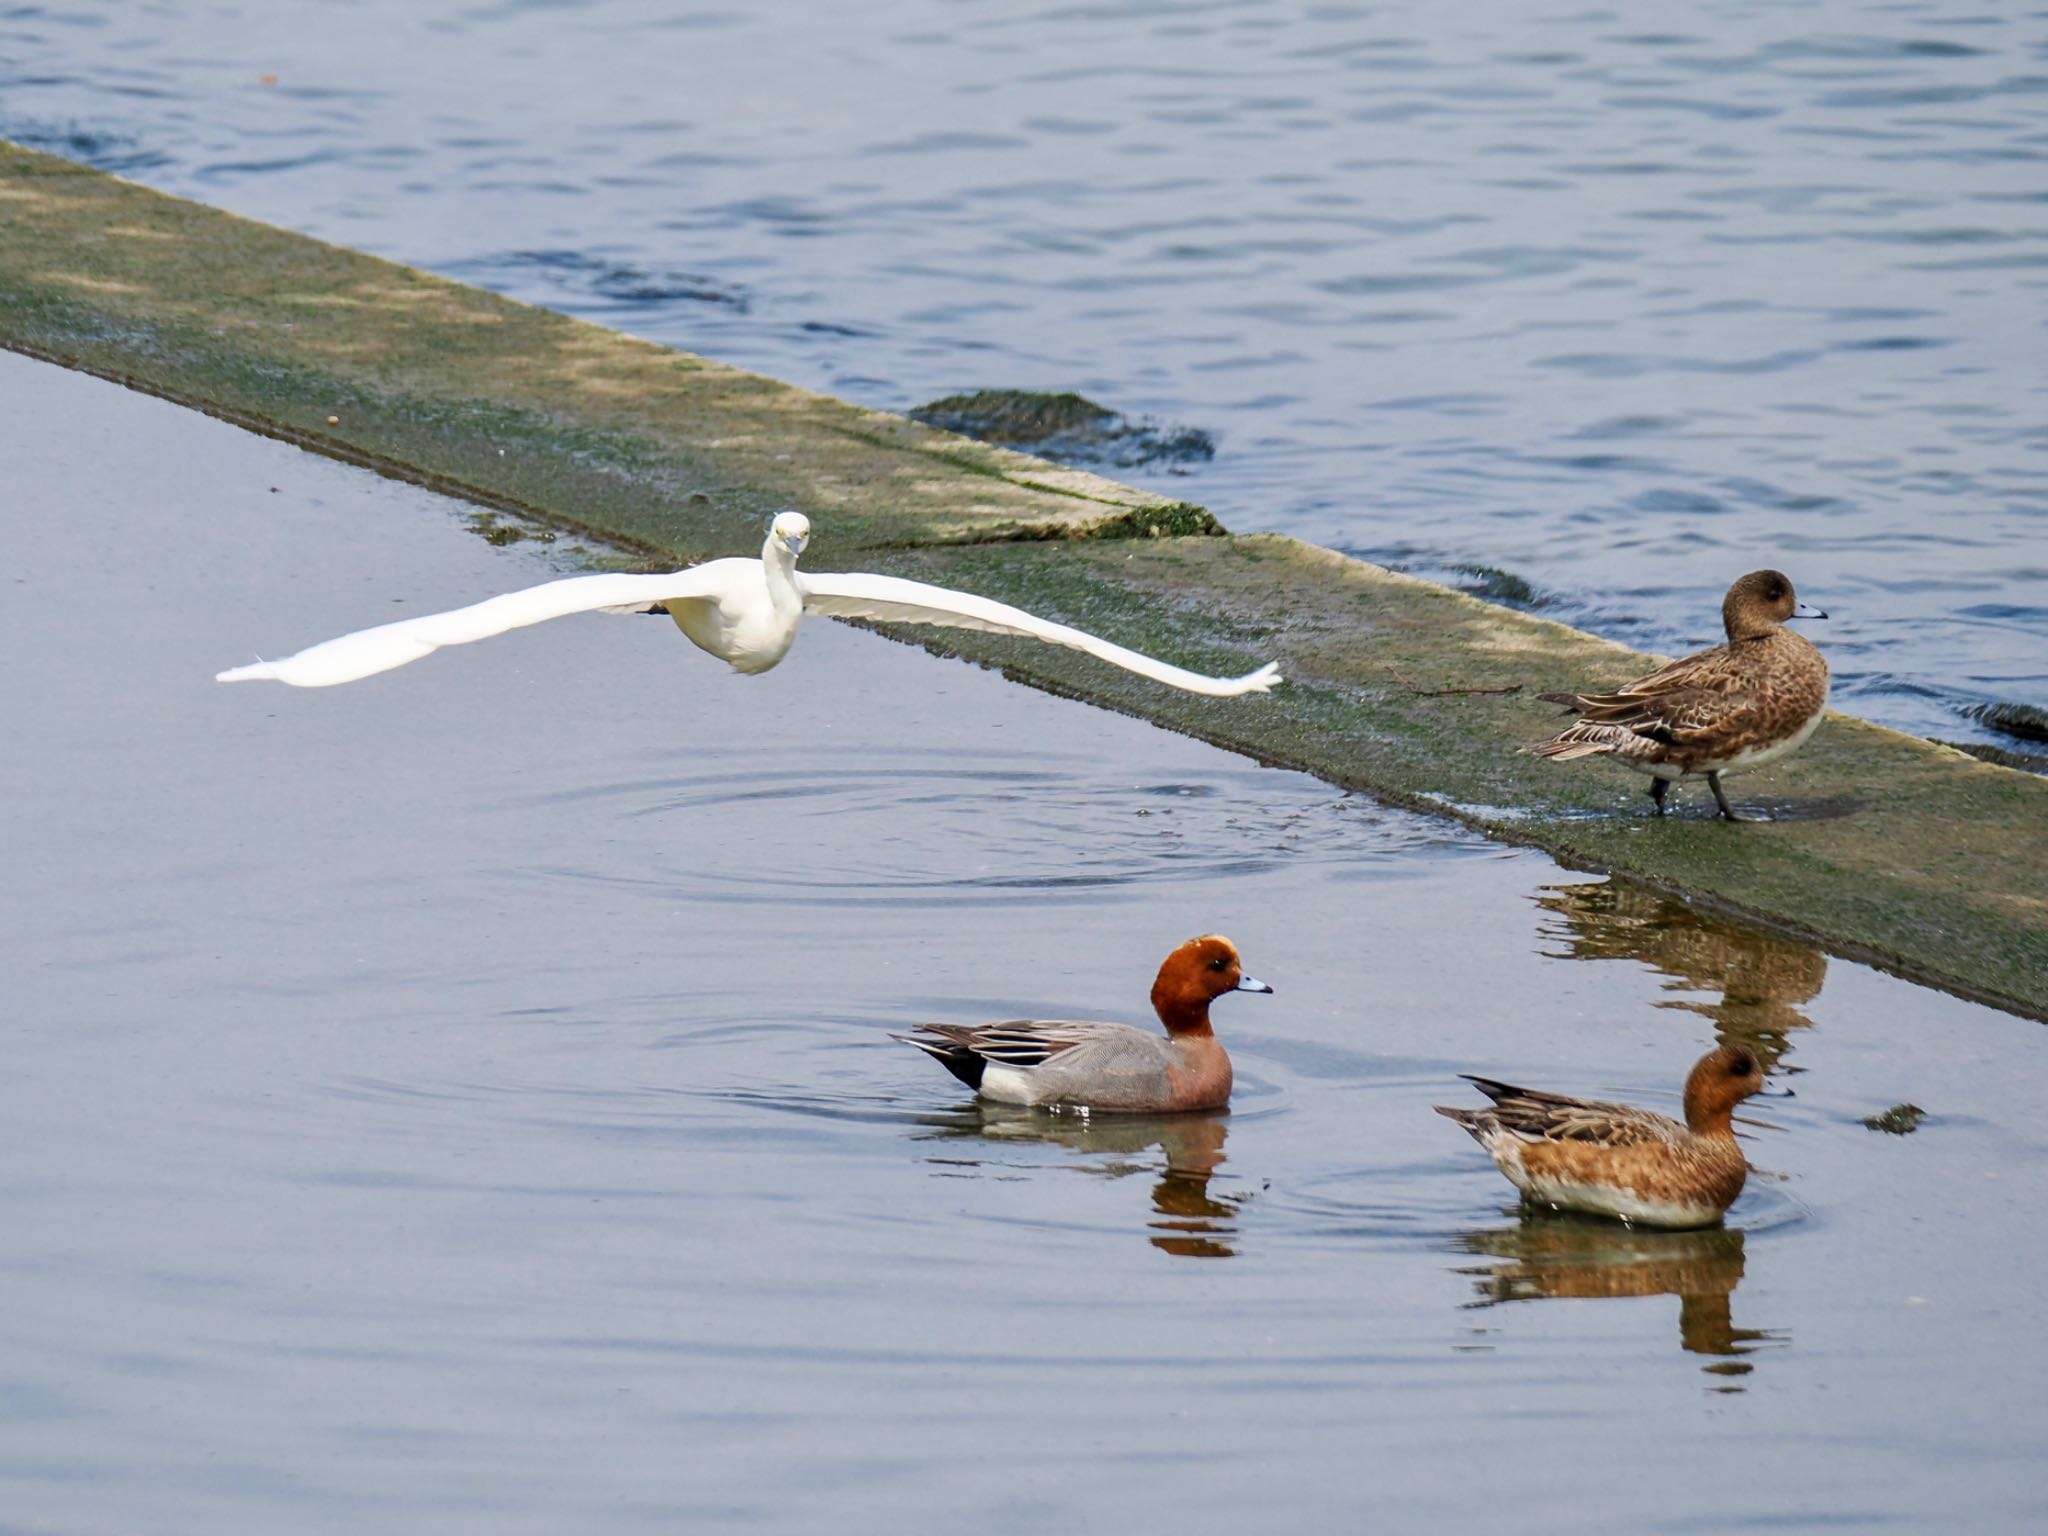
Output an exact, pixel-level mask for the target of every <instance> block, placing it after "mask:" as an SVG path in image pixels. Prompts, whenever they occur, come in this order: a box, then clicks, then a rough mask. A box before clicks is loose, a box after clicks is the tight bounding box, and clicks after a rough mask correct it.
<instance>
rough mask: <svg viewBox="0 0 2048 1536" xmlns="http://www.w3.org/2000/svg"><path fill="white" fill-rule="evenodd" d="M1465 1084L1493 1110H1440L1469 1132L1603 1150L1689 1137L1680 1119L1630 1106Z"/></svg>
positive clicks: (1485, 1081) (1481, 1080) (1485, 1080)
mask: <svg viewBox="0 0 2048 1536" xmlns="http://www.w3.org/2000/svg"><path fill="white" fill-rule="evenodd" d="M1459 1075H1460V1076H1462V1077H1464V1079H1465V1081H1466V1082H1468V1083H1470V1084H1472V1086H1473V1087H1475V1088H1477V1089H1478V1090H1479V1091H1480V1092H1481V1093H1483V1094H1485V1095H1486V1096H1487V1097H1488V1098H1489V1099H1491V1100H1493V1108H1491V1109H1482V1110H1457V1111H1452V1110H1440V1111H1439V1113H1441V1114H1445V1115H1448V1116H1449V1117H1450V1118H1451V1119H1454V1120H1456V1121H1458V1123H1459V1124H1461V1125H1463V1126H1464V1127H1465V1128H1466V1129H1467V1130H1476V1129H1477V1128H1478V1127H1479V1126H1480V1125H1481V1124H1488V1123H1490V1124H1491V1125H1495V1126H1498V1127H1499V1128H1500V1129H1502V1130H1505V1131H1509V1132H1512V1133H1513V1134H1514V1135H1516V1136H1520V1137H1522V1138H1523V1139H1524V1140H1526V1141H1553V1142H1576V1143H1579V1144H1581V1145H1592V1146H1601V1147H1638V1146H1643V1145H1645V1144H1647V1143H1652V1142H1661V1143H1667V1144H1669V1143H1676V1142H1679V1141H1681V1140H1683V1139H1684V1137H1685V1136H1686V1134H1687V1132H1686V1129H1685V1127H1684V1126H1682V1125H1680V1124H1679V1123H1678V1122H1677V1121H1676V1120H1672V1119H1669V1118H1668V1117H1666V1116H1664V1115H1659V1114H1656V1113H1653V1112H1652V1111H1650V1110H1647V1109H1635V1108H1632V1107H1631V1106H1629V1105H1627V1104H1603V1103H1599V1102H1597V1101H1595V1100H1592V1099H1573V1098H1567V1097H1566V1096H1565V1095H1563V1094H1561V1093H1545V1092H1543V1091H1542V1090H1541V1089H1539V1088H1517V1087H1516V1086H1515V1085H1514V1084H1512V1083H1503V1082H1498V1081H1496V1080H1495V1079H1493V1078H1490V1077H1474V1076H1472V1075H1471V1074H1469V1073H1461V1074H1459Z"/></svg>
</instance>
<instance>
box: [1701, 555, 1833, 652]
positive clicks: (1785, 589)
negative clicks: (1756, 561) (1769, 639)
mask: <svg viewBox="0 0 2048 1536" xmlns="http://www.w3.org/2000/svg"><path fill="white" fill-rule="evenodd" d="M1826 617H1827V615H1826V614H1824V613H1822V612H1821V611H1820V610H1819V609H1818V608H1809V607H1807V606H1806V605H1805V604H1804V603H1802V602H1800V601H1799V594H1798V593H1796V592H1794V591H1793V590H1792V578H1791V577H1789V576H1787V575H1786V574H1785V573H1784V572H1783V571H1751V572H1750V573H1749V574H1748V575H1747V576H1745V577H1743V578H1742V579H1741V580H1740V581H1738V582H1736V583H1735V585H1734V586H1732V587H1730V588H1729V589H1728V595H1727V596H1726V597H1725V598H1723V599H1722V600H1721V626H1722V628H1724V629H1726V630H1727V631H1728V638H1729V639H1730V640H1752V639H1754V638H1756V637H1757V636H1758V635H1767V634H1769V633H1770V632H1771V631H1772V630H1774V629H1776V628H1777V627H1778V626H1779V625H1780V624H1782V623H1784V622H1785V621H1786V620H1787V619H1824V618H1826Z"/></svg>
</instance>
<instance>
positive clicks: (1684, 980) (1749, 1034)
mask: <svg viewBox="0 0 2048 1536" xmlns="http://www.w3.org/2000/svg"><path fill="white" fill-rule="evenodd" d="M1536 904H1537V905H1538V906H1539V907H1541V908H1542V909H1543V910H1544V913H1545V914H1546V916H1545V917H1544V918H1543V919H1542V920H1540V921H1539V923H1538V933H1539V934H1540V936H1541V937H1542V938H1543V940H1545V941H1546V943H1547V944H1549V945H1553V946H1557V947H1554V948H1546V950H1545V951H1544V952H1545V953H1546V954H1548V955H1551V956H1553V957H1554V958H1557V959H1570V960H1632V961H1634V962H1636V963H1637V964H1639V965H1646V966H1648V967H1649V968H1650V969H1651V970H1653V971H1656V972H1657V973H1658V974H1660V975H1663V976H1668V977H1670V978H1671V980H1670V982H1669V984H1668V985H1667V986H1666V987H1665V990H1666V991H1668V992H1674V993H1709V994H1711V993H1718V994H1720V995H1719V997H1718V998H1717V999H1710V998H1706V997H1683V996H1680V997H1672V998H1670V999H1668V1000H1665V1001H1662V1002H1660V1003H1658V1005H1657V1006H1658V1007H1660V1008H1674V1009H1678V1010H1679V1011H1681V1012H1685V1013H1695V1014H1698V1015H1700V1016H1701V1017H1703V1018H1706V1019H1710V1020H1712V1021H1713V1025H1714V1038H1715V1040H1716V1041H1717V1042H1719V1043H1720V1044H1722V1045H1747V1046H1749V1047H1750V1048H1752V1049H1753V1050H1755V1051H1756V1052H1757V1054H1758V1056H1759V1057H1761V1058H1762V1060H1763V1062H1764V1065H1765V1068H1766V1070H1773V1071H1774V1070H1777V1068H1778V1066H1779V1063H1780V1061H1781V1059H1782V1058H1783V1057H1785V1056H1787V1055H1789V1054H1790V1051H1791V1034H1792V1031H1794V1030H1799V1029H1810V1028H1812V1027H1813V1020H1812V1019H1811V1018H1809V1017H1808V1016H1807V1014H1806V1012H1805V1008H1806V1005H1807V1004H1809V1003H1811V1002H1812V1001H1813V1000H1814V999H1815V998H1817V997H1819V996H1820V991H1821V987H1822V986H1823V984H1825V982H1826V981H1827V974H1828V957H1827V955H1826V954H1824V953H1823V952H1822V951H1821V950H1819V949H1816V948H1815V947H1814V946H1813V945H1811V944H1807V943H1804V942H1802V941H1800V940H1798V939H1793V938H1788V937H1786V936H1785V935H1783V934H1778V933H1772V932H1770V931H1769V930H1767V929H1763V928H1756V927H1752V926H1750V925H1749V924H1747V923H1742V922H1737V921H1735V920H1734V919H1732V918H1725V917H1719V916H1715V915H1713V914H1711V913H1703V912H1700V911H1698V910H1697V909H1695V908H1693V907H1690V906H1688V905H1686V904H1685V903H1684V902H1682V901H1678V900H1675V899H1674V898H1672V897H1668V896H1661V895H1659V894H1657V893H1656V892H1654V891H1646V890H1643V889H1642V888H1640V887H1639V886H1634V885H1630V884H1628V883H1626V882H1622V881H1614V880H1607V881H1598V882H1593V883H1590V884H1578V885H1546V886H1543V887H1542V888H1540V889H1539V890H1538V891H1537V892H1536Z"/></svg>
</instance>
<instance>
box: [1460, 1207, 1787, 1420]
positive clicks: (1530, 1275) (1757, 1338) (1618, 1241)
mask: <svg viewBox="0 0 2048 1536" xmlns="http://www.w3.org/2000/svg"><path fill="white" fill-rule="evenodd" d="M1744 1239H1745V1234H1744V1233H1742V1232H1740V1231H1735V1230H1732V1229H1729V1228H1726V1227H1710V1228H1707V1229H1705V1230H1703V1231H1698V1232H1653V1231H1645V1230H1643V1229H1641V1228H1638V1227H1628V1226H1623V1225H1621V1224H1619V1223H1617V1222H1611V1221H1602V1220H1599V1219H1597V1218H1592V1217H1579V1216H1570V1215H1539V1214H1535V1213H1530V1214H1528V1215H1525V1216H1524V1218H1523V1219H1522V1220H1521V1221H1519V1222H1517V1223H1515V1224H1514V1225H1512V1226H1504V1227H1489V1228H1480V1229H1476V1230H1473V1231H1469V1232H1462V1233H1460V1234H1458V1235H1457V1237H1455V1238H1454V1239H1453V1240H1452V1246H1453V1248H1454V1250H1455V1251H1457V1252H1459V1253H1464V1254H1471V1255H1473V1256H1475V1257H1479V1258H1484V1259H1488V1260H1491V1261H1492V1262H1490V1263H1486V1264H1477V1265H1473V1266H1470V1267H1461V1268H1460V1269H1459V1270H1458V1273H1459V1274H1461V1275H1466V1276H1468V1277H1470V1278H1471V1280H1472V1282H1473V1287H1474V1290H1475V1292H1476V1299H1474V1300H1473V1301H1471V1302H1469V1303H1467V1305H1468V1306H1472V1307H1492V1306H1498V1305H1500V1304H1502V1303H1503V1302H1510V1301H1546V1300H1577V1301H1586V1300H1600V1299H1606V1298H1612V1297H1625V1296H1676V1297H1677V1298H1678V1344H1679V1348H1681V1349H1683V1350H1685V1351H1686V1352H1687V1353H1689V1354H1695V1355H1707V1356H1711V1357H1712V1359H1711V1362H1710V1363H1709V1364H1707V1365H1706V1366H1705V1367H1703V1369H1704V1370H1705V1371H1706V1372H1707V1373H1708V1374H1709V1375H1711V1376H1713V1377H1715V1378H1716V1383H1715V1390H1717V1391H1729V1392H1739V1391H1741V1390H1743V1386H1742V1383H1741V1382H1740V1381H1739V1380H1738V1379H1737V1378H1740V1377H1743V1376H1747V1375H1748V1374H1749V1373H1750V1372H1751V1371H1752V1370H1753V1369H1754V1368H1755V1367H1754V1364H1753V1362H1752V1361H1750V1360H1749V1359H1748V1358H1747V1357H1748V1356H1750V1355H1752V1354H1754V1353H1755V1352H1756V1351H1757V1350H1758V1349H1760V1348H1762V1347H1764V1346H1765V1345H1773V1344H1783V1343H1785V1342H1786V1340H1787V1338H1788V1335H1787V1334H1786V1333H1785V1331H1784V1330H1782V1329H1770V1328H1738V1327H1736V1326H1735V1322H1734V1316H1733V1306H1732V1299H1733V1297H1734V1295H1735V1290H1736V1287H1737V1286H1739V1285H1740V1284H1741V1283H1742V1275H1743V1266H1744V1262H1745V1258H1744V1253H1743V1244H1744Z"/></svg>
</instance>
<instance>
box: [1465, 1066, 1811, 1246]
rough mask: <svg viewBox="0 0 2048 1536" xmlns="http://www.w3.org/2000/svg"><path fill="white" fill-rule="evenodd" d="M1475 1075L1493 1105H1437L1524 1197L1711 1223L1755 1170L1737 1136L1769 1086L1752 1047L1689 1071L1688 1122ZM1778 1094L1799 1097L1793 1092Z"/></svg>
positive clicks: (1574, 1207)
mask: <svg viewBox="0 0 2048 1536" xmlns="http://www.w3.org/2000/svg"><path fill="white" fill-rule="evenodd" d="M1465 1078H1466V1081H1467V1082H1469V1083H1472V1084H1473V1085H1474V1086H1475V1087H1477V1088H1478V1089H1479V1091H1480V1092H1481V1093H1483V1094H1485V1095H1486V1096H1487V1097H1488V1098H1489V1099H1491V1100H1493V1107H1492V1108H1491V1109H1447V1108H1445V1107H1444V1106H1443V1105H1441V1104H1439V1105H1438V1106H1437V1107H1436V1112H1437V1113H1438V1114H1440V1115H1446V1116H1448V1117H1449V1118H1451V1119H1453V1120H1455V1121H1457V1122H1458V1124H1460V1125H1462V1126H1463V1127H1465V1129H1466V1130H1468V1131H1470V1132H1471V1133H1472V1137H1473V1139H1474V1140H1475V1141H1477V1142H1478V1143H1479V1145H1481V1146H1482V1147H1484V1148H1486V1150H1487V1151H1488V1152H1489V1153H1491V1154H1492V1155H1493V1160H1494V1162H1495V1163H1497V1164H1499V1165H1500V1171H1501V1172H1502V1173H1504V1174H1506V1175H1507V1176H1508V1182H1509V1183H1511V1184H1513V1185H1514V1186H1515V1188H1517V1189H1519V1190H1520V1191H1521V1192H1522V1193H1523V1195H1524V1196H1526V1197H1527V1198H1529V1199H1531V1200H1534V1201H1539V1202H1541V1203H1542V1204H1545V1205H1550V1206H1554V1207H1556V1208H1557V1209H1559V1210H1563V1211H1586V1212H1589V1213H1591V1214H1592V1215H1595V1216H1619V1217H1620V1218H1621V1219H1622V1220H1623V1221H1632V1222H1640V1223H1642V1224H1643V1225H1644V1226H1650V1227H1707V1226H1712V1225H1713V1224H1714V1223H1715V1222H1717V1221H1719V1220H1720V1219H1721V1214H1722V1212H1724V1211H1726V1210H1727V1209H1728V1207H1729V1206H1730V1205H1732V1204H1734V1202H1735V1197H1736V1196H1737V1195H1739V1194H1741V1193H1742V1185H1743V1181H1744V1180H1745V1179H1747V1178H1748V1176H1749V1160H1748V1159H1747V1158H1745V1157H1744V1156H1743V1155H1742V1148H1741V1147H1740V1146H1739V1145H1737V1143H1736V1140H1735V1126H1734V1118H1735V1106H1736V1105H1737V1104H1740V1103H1741V1102H1742V1101H1743V1100H1744V1099H1746V1098H1748V1097H1749V1096H1750V1095H1751V1094H1755V1093H1762V1092H1763V1091H1764V1072H1763V1066H1762V1064H1761V1063H1760V1062H1759V1061H1758V1060H1757V1056H1756V1052H1754V1051H1752V1050H1750V1049H1749V1048H1748V1047H1747V1046H1742V1045H1724V1046H1722V1047H1721V1048H1720V1049H1719V1050H1715V1051H1709V1052H1708V1053H1707V1054H1706V1055H1704V1056H1702V1057H1701V1058H1700V1059H1699V1061H1698V1063H1697V1064H1696V1065H1695V1066H1694V1067H1693V1069H1692V1071H1691V1072H1690V1073H1688V1074H1687V1076H1686V1079H1685V1124H1684V1125H1680V1124H1679V1123H1678V1122H1677V1121H1676V1120H1671V1119H1667V1118H1666V1117H1665V1116H1663V1115H1659V1114H1653V1113H1651V1112H1650V1111H1649V1110H1647V1109H1631V1108H1630V1107H1629V1106H1628V1105H1626V1104H1599V1103H1594V1102H1592V1101H1591V1100H1587V1099H1568V1098H1565V1097H1564V1096H1563V1095H1561V1094H1555V1093H1541V1092H1538V1091H1537V1090H1535V1089H1532V1088H1515V1087H1511V1086H1510V1085H1508V1084H1507V1083H1498V1082H1495V1081H1494V1080H1493V1079H1491V1078H1486V1077H1472V1076H1470V1075H1465ZM1777 1096H1778V1097H1781V1098H1790V1097H1791V1096H1792V1090H1791V1089H1789V1088H1785V1089H1780V1090H1778V1091H1777Z"/></svg>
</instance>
